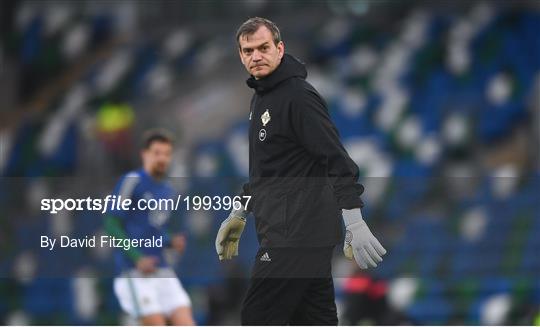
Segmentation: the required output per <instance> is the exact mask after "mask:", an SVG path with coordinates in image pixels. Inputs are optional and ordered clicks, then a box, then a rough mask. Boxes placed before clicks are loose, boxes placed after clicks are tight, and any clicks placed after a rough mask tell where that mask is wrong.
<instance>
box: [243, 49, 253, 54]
mask: <svg viewBox="0 0 540 327" xmlns="http://www.w3.org/2000/svg"><path fill="white" fill-rule="evenodd" d="M252 52H253V50H251V49H246V50H244V53H245V54H251V53H252Z"/></svg>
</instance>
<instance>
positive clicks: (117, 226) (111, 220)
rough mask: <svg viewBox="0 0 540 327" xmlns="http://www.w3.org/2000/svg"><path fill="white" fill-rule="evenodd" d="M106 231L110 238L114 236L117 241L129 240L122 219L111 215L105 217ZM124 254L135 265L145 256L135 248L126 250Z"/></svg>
mask: <svg viewBox="0 0 540 327" xmlns="http://www.w3.org/2000/svg"><path fill="white" fill-rule="evenodd" d="M105 231H106V232H107V234H108V235H109V236H113V237H115V238H117V239H126V238H128V236H127V234H126V231H125V229H124V226H123V224H122V219H121V218H118V217H115V216H113V215H110V214H109V215H107V216H105ZM124 253H125V254H126V255H127V256H128V258H129V259H131V260H132V261H133V263H137V261H138V260H139V259H140V258H142V257H143V254H142V253H141V252H140V251H139V250H138V249H137V248H135V247H130V248H129V250H124Z"/></svg>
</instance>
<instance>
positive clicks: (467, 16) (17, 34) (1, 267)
mask: <svg viewBox="0 0 540 327" xmlns="http://www.w3.org/2000/svg"><path fill="white" fill-rule="evenodd" d="M252 16H263V17H266V18H269V19H271V20H274V21H275V22H276V23H277V24H278V26H280V28H281V32H282V37H283V39H284V42H285V45H286V51H287V52H289V53H291V54H293V55H295V56H297V57H299V58H300V59H301V60H303V61H304V62H306V64H307V68H308V81H310V82H311V83H312V84H313V85H314V86H315V87H316V88H317V89H318V90H319V92H320V93H321V94H322V95H323V96H324V97H325V99H326V100H327V103H328V105H329V110H330V113H331V116H332V118H333V119H334V122H335V123H336V125H337V127H338V129H339V131H340V134H341V137H342V140H343V142H344V144H345V145H346V147H347V149H348V150H349V153H350V155H351V157H352V158H353V159H354V160H355V161H356V163H357V164H358V166H359V167H360V169H361V173H362V174H361V182H362V183H363V184H365V186H366V193H365V195H364V202H365V203H366V207H365V208H364V210H363V212H364V217H366V218H367V220H368V224H369V225H370V226H371V229H372V230H373V231H374V233H375V234H376V235H377V236H378V237H379V239H380V240H381V242H382V243H383V244H384V245H385V247H386V248H387V250H388V251H389V254H388V255H387V256H386V257H385V260H384V262H383V263H382V264H381V265H379V267H377V268H376V269H372V270H369V271H367V272H364V273H361V272H358V271H355V266H354V265H353V264H352V263H350V262H348V261H345V259H344V258H343V256H342V255H341V254H337V255H336V256H335V262H334V275H335V276H336V279H335V284H336V301H337V305H338V311H339V315H340V321H341V323H343V324H352V325H356V324H386V325H388V324H390V325H391V324H414V325H417V324H418V325H422V324H430V325H439V324H440V325H455V324H465V325H467V324H480V325H493V324H526V325H531V324H536V325H540V314H539V313H540V201H539V200H540V198H539V195H538V192H539V190H540V174H539V173H540V161H539V150H540V142H539V140H540V137H539V133H540V130H539V128H540V36H539V33H540V2H538V1H452V2H450V1H413V0H410V1H385V0H376V1H375V0H371V1H370V0H348V1H339V0H328V1H315V2H307V1H292V0H291V1H263V0H261V1H248V0H244V1H160V0H156V1H152V2H150V1H13V0H3V1H1V2H0V26H1V27H0V33H1V43H0V99H1V101H0V174H1V176H2V178H1V179H0V180H1V183H0V207H1V208H2V210H0V277H1V278H0V323H2V324H16V325H26V324H50V325H57V324H61V325H81V324H98V325H100V324H112V325H114V324H126V323H127V324H129V323H135V322H134V321H132V320H130V319H129V318H127V317H126V316H125V315H123V314H122V312H121V310H120V308H119V305H118V302H117V300H116V298H115V296H114V293H113V290H112V278H111V277H112V275H110V274H107V273H102V272H103V271H108V269H110V266H111V262H112V259H111V254H110V253H108V252H107V251H105V252H104V251H88V252H87V253H84V254H83V255H81V253H80V252H76V253H73V252H67V251H66V252H62V255H58V254H50V253H47V252H46V251H41V250H39V249H37V247H38V243H37V242H38V241H37V240H38V238H39V235H40V234H42V233H44V232H47V233H50V234H53V235H61V234H65V235H71V236H77V235H86V234H97V235H99V234H102V233H103V226H102V217H101V215H99V214H97V213H95V212H63V213H61V214H57V215H50V214H47V213H45V212H40V211H39V204H40V200H41V199H42V198H46V197H51V198H54V197H56V198H65V197H80V198H86V197H87V196H95V197H98V196H104V195H106V194H109V193H111V192H112V188H113V186H114V184H115V183H116V182H117V180H118V178H119V177H120V176H121V175H122V174H123V173H125V172H127V171H128V170H132V169H135V168H137V167H138V166H139V164H140V163H139V160H138V144H139V140H140V136H141V134H142V132H143V131H144V130H146V129H148V128H152V127H165V128H168V129H170V130H171V131H173V133H174V134H175V136H176V137H177V151H176V154H175V162H174V164H173V167H172V169H171V176H173V177H175V181H176V182H177V183H176V185H177V186H178V188H179V192H181V193H182V194H209V195H215V194H218V195H235V194H236V193H237V192H238V191H239V185H241V182H243V181H244V180H245V179H246V177H247V171H248V169H247V168H248V157H247V146H248V144H247V135H246V134H247V122H248V114H249V107H248V106H249V99H250V97H251V94H252V93H251V90H250V89H248V88H247V86H246V85H245V82H244V81H245V80H246V79H247V77H248V76H247V73H246V72H245V70H244V68H243V66H242V65H241V64H240V61H239V59H238V55H237V49H236V44H235V40H234V34H235V32H236V29H237V28H238V26H239V25H240V24H241V23H242V22H243V21H245V20H246V19H247V18H248V17H252ZM226 216H227V212H224V211H215V212H204V211H190V212H180V213H178V215H177V216H176V217H175V218H174V221H173V223H174V225H175V226H176V227H177V228H178V230H181V231H183V232H184V233H185V235H186V236H187V239H188V245H187V250H186V253H185V254H184V255H183V256H182V257H180V258H178V257H174V258H172V260H173V262H174V263H173V264H174V267H175V269H177V271H178V272H179V275H180V278H181V280H182V282H183V284H184V286H185V287H186V289H187V290H188V292H189V294H190V296H191V298H192V301H193V309H194V313H195V318H196V320H197V322H198V323H199V324H221V325H223V324H225V325H226V324H238V323H239V305H240V303H241V300H242V297H243V294H244V290H245V287H246V283H247V280H246V278H240V277H241V276H248V275H249V267H250V264H251V262H252V261H253V255H254V254H255V251H256V249H257V242H256V236H255V231H254V226H253V222H252V219H251V220H250V221H249V224H248V227H247V229H246V232H245V233H244V235H243V239H242V242H241V243H240V257H239V258H238V259H237V260H235V261H233V262H231V263H227V264H220V263H219V262H218V260H217V258H216V255H215V253H214V245H213V244H214V237H215V235H216V231H217V229H218V227H219V224H220V222H221V220H222V219H224V218H225V217H226ZM336 252H338V251H336ZM88 276H99V277H95V278H88Z"/></svg>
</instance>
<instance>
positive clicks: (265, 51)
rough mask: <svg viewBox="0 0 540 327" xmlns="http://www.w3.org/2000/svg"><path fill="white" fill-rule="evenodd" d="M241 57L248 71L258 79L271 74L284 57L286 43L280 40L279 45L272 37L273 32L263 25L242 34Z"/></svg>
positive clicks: (240, 40) (240, 41)
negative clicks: (249, 33)
mask: <svg viewBox="0 0 540 327" xmlns="http://www.w3.org/2000/svg"><path fill="white" fill-rule="evenodd" d="M239 43H240V48H239V49H238V50H239V53H240V59H241V60H242V63H243V64H244V67H246V69H247V71H248V73H250V74H251V75H253V76H254V77H255V78H256V79H259V78H263V77H266V76H268V75H269V74H271V73H272V72H273V71H274V70H275V69H276V68H277V66H279V63H280V62H281V58H283V53H284V52H285V45H284V44H283V42H281V41H280V42H279V43H278V44H277V45H276V44H275V43H274V39H273V38H272V32H270V30H269V29H268V28H266V26H261V27H259V29H258V30H257V31H256V32H255V33H253V34H251V35H242V36H240V39H239Z"/></svg>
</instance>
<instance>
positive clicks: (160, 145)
mask: <svg viewBox="0 0 540 327" xmlns="http://www.w3.org/2000/svg"><path fill="white" fill-rule="evenodd" d="M172 152H173V149H172V144H170V143H168V142H159V141H154V142H152V143H151V144H150V146H149V147H148V148H147V149H144V150H142V161H143V167H144V169H145V170H146V171H147V172H148V173H149V174H150V175H152V176H154V177H157V178H160V177H163V176H165V174H166V173H167V170H169V166H170V165H171V161H172Z"/></svg>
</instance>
